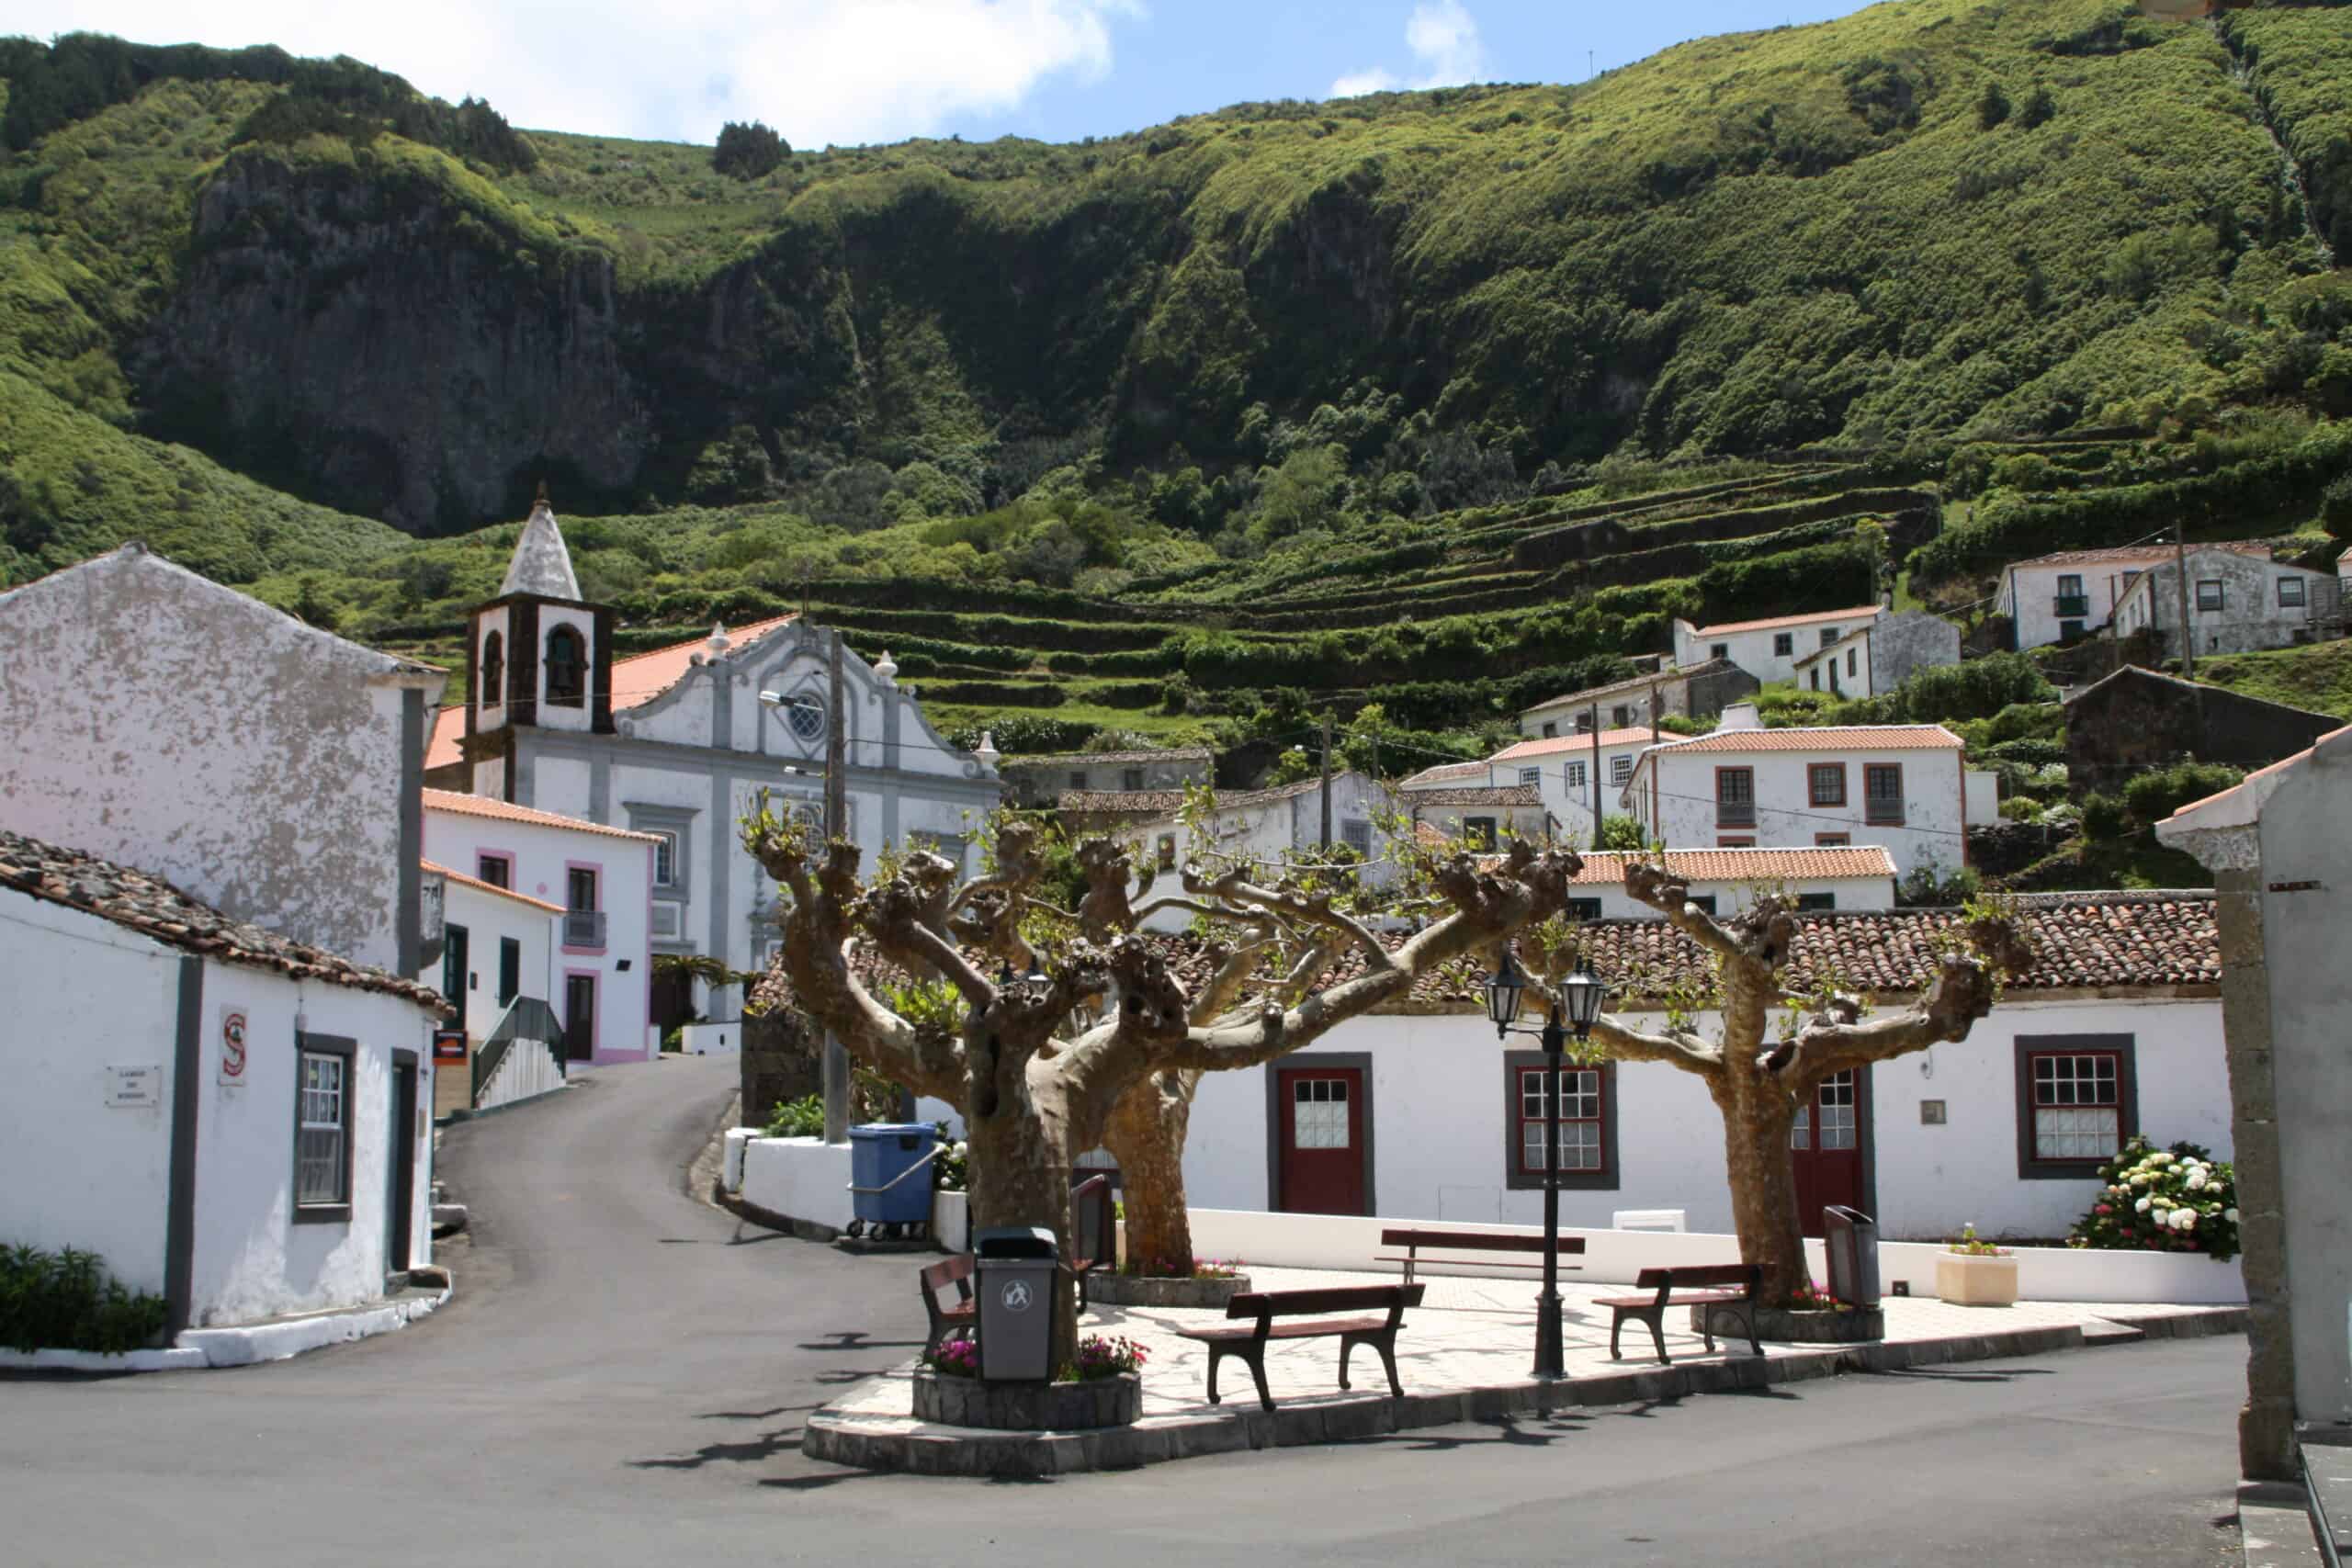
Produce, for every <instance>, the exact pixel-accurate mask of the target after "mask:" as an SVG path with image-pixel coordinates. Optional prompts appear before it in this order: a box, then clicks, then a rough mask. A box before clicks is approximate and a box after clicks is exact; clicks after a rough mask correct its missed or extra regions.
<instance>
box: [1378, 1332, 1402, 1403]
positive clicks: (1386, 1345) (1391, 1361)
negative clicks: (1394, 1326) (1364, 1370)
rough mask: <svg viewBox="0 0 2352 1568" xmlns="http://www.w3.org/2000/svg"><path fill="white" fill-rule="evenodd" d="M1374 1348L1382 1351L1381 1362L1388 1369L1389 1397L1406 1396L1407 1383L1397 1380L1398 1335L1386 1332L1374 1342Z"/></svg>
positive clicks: (1400, 1397)
mask: <svg viewBox="0 0 2352 1568" xmlns="http://www.w3.org/2000/svg"><path fill="white" fill-rule="evenodd" d="M1372 1348H1374V1349H1375V1350H1377V1351H1379V1352H1380V1364H1381V1365H1382V1366H1384V1367H1385V1368H1387V1369H1388V1394H1389V1397H1390V1398H1392V1399H1402V1398H1404V1397H1405V1385H1404V1384H1403V1383H1401V1382H1397V1336H1395V1335H1394V1334H1384V1335H1382V1336H1381V1337H1379V1338H1377V1339H1375V1340H1374V1341H1373V1342H1372Z"/></svg>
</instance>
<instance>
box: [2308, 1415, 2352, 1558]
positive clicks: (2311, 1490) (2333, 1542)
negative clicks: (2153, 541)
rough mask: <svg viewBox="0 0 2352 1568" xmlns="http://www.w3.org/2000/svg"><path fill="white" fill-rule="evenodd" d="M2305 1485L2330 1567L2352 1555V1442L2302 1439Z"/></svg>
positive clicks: (2313, 1519) (2322, 1549) (2314, 1521)
mask: <svg viewBox="0 0 2352 1568" xmlns="http://www.w3.org/2000/svg"><path fill="white" fill-rule="evenodd" d="M2303 1487H2304V1491H2305V1493H2306V1494H2307V1495H2308V1497H2309V1500H2310V1508H2311V1518H2312V1526H2313V1528H2314V1529H2316V1530H2317V1532H2318V1535H2319V1544H2320V1550H2321V1551H2324V1552H2325V1553H2326V1557H2327V1565H2328V1568H2344V1563H2345V1562H2346V1560H2347V1559H2352V1443H2338V1442H2325V1443H2319V1442H2313V1441H2312V1440H2311V1439H2310V1438H2308V1437H2307V1438H2304V1440H2303Z"/></svg>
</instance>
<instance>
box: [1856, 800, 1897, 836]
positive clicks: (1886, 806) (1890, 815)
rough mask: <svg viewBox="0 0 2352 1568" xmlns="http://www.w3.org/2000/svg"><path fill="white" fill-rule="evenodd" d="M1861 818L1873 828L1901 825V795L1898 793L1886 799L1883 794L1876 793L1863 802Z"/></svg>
mask: <svg viewBox="0 0 2352 1568" xmlns="http://www.w3.org/2000/svg"><path fill="white" fill-rule="evenodd" d="M1862 820H1863V821H1865V822H1867V823H1869V824H1870V825H1871V827H1873V828H1900V827H1902V826H1903V797H1902V796H1901V795H1896V796H1894V798H1893V799H1888V798H1887V797H1885V796H1883V795H1877V796H1873V797H1871V799H1870V800H1867V801H1865V802H1863V804H1862Z"/></svg>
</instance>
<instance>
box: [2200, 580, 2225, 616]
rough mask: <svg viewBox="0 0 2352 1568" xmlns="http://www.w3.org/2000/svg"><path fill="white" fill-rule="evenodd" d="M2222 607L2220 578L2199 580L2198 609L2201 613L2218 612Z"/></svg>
mask: <svg viewBox="0 0 2352 1568" xmlns="http://www.w3.org/2000/svg"><path fill="white" fill-rule="evenodd" d="M2221 607H2222V580H2221V579H2220V578H2218V577H2200V578H2199V579H2198V580H2197V608H2198V609H2199V611H2216V610H2219V609H2221Z"/></svg>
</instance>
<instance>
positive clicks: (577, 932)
mask: <svg viewBox="0 0 2352 1568" xmlns="http://www.w3.org/2000/svg"><path fill="white" fill-rule="evenodd" d="M563 945H564V946H566V947H602V946H604V945H605V911H604V910H602V909H566V910H565V911H564V912H563Z"/></svg>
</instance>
